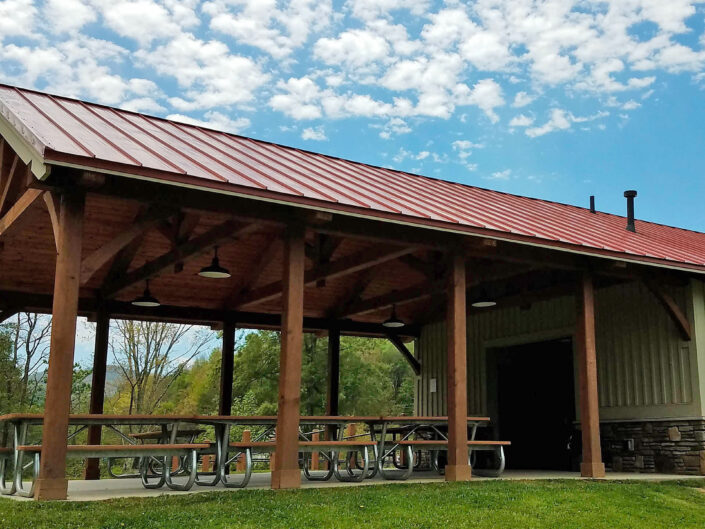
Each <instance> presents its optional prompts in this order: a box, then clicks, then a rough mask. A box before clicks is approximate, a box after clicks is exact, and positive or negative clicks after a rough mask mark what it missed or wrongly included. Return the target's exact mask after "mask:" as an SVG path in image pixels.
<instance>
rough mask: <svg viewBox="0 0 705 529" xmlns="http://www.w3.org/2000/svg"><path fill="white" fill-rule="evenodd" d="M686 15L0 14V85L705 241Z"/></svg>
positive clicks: (324, 6) (532, 11) (455, 6)
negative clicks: (620, 217)
mask: <svg viewBox="0 0 705 529" xmlns="http://www.w3.org/2000/svg"><path fill="white" fill-rule="evenodd" d="M704 26H705V6H704V5H703V4H702V3H699V2H690V1H685V0H668V1H663V0H618V1H611V2H610V1H600V2H597V1H588V0H573V1H571V0H547V1H539V0H533V1H532V0H479V1H477V2H455V1H446V2H431V1H424V0H416V1H407V0H347V1H333V2H331V1H329V0H316V1H314V0H293V1H290V2H284V1H280V2H277V1H274V0H211V1H207V2H199V1H196V0H181V1H176V0H164V1H156V0H137V1H126V0H48V1H33V0H0V80H2V81H3V82H6V83H11V84H18V85H22V86H26V87H33V88H38V89H42V90H48V91H51V92H54V93H60V94H63V95H67V96H74V97H79V98H84V99H88V100H91V101H97V102H100V103H105V104H109V105H115V106H120V107H123V108H128V109H132V110H137V111H141V112H146V113H150V114H155V115H160V116H169V117H172V118H174V119H180V120H186V121H193V122H198V123H204V124H207V125H208V126H212V127H214V128H218V129H224V130H229V131H233V132H238V133H241V134H245V135H248V136H253V137H256V138H261V139H266V140H270V141H275V142H280V143H284V144H288V145H295V146H299V147H303V148H306V149H310V150H315V151H320V152H324V153H328V154H333V155H336V156H342V157H345V158H351V159H354V160H358V161H364V162H369V163H373V164H378V165H384V166H389V167H394V168H398V169H403V170H407V171H412V172H418V173H422V174H426V175H429V176H435V177H440V178H444V179H448V180H456V181H459V182H463V183H467V184H472V185H478V186H483V187H490V188H494V189H500V190H504V191H508V192H512V193H517V194H524V195H529V196H535V197H540V198H546V199H551V200H557V201H561V202H568V203H573V204H579V205H587V202H588V196H589V195H590V194H595V195H596V196H597V205H598V208H599V209H602V210H604V211H610V212H615V213H623V211H624V209H625V205H624V198H623V197H622V192H623V191H624V190H625V189H628V188H635V189H637V190H638V191H639V197H638V199H637V216H638V217H639V218H643V219H647V220H653V221H657V222H663V223H666V224H671V225H678V226H682V227H687V228H691V229H696V230H699V231H705V215H703V197H705V179H704V178H703V174H705V132H704V128H705V127H704V126H703V123H705V105H703V96H704V95H705V36H704V35H703V33H704Z"/></svg>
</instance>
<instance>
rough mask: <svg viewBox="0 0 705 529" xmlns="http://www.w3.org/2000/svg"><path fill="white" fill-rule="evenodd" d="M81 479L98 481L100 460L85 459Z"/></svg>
mask: <svg viewBox="0 0 705 529" xmlns="http://www.w3.org/2000/svg"><path fill="white" fill-rule="evenodd" d="M83 479H85V480H87V481H88V480H96V479H100V459H87V460H86V468H85V469H84V471H83Z"/></svg>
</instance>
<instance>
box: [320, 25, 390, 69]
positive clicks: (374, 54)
mask: <svg viewBox="0 0 705 529" xmlns="http://www.w3.org/2000/svg"><path fill="white" fill-rule="evenodd" d="M389 51H390V49H389V45H388V44H387V41H386V40H385V39H384V38H382V37H380V36H379V35H375V34H374V33H372V32H370V31H365V30H360V29H353V30H350V31H345V32H343V33H341V34H340V35H339V36H338V37H337V38H335V39H329V38H323V39H320V40H319V41H318V42H316V45H315V46H314V48H313V53H314V55H315V57H316V58H318V59H320V60H322V61H323V62H324V63H326V64H345V65H347V66H350V67H354V68H355V67H357V68H359V67H362V66H366V65H369V64H370V63H373V62H375V61H379V60H382V59H384V58H385V57H387V55H388V54H389Z"/></svg>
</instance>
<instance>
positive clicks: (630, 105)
mask: <svg viewBox="0 0 705 529" xmlns="http://www.w3.org/2000/svg"><path fill="white" fill-rule="evenodd" d="M640 106H641V103H637V102H636V101H634V100H633V99H630V100H629V101H627V102H626V103H624V104H623V105H622V109H624V110H635V109H637V108H639V107H640Z"/></svg>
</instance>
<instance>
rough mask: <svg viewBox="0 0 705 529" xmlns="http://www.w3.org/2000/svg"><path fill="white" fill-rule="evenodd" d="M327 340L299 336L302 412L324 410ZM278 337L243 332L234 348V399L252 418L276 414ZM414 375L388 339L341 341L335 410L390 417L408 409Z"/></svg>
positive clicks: (268, 333) (263, 333) (349, 339)
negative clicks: (247, 405)
mask: <svg viewBox="0 0 705 529" xmlns="http://www.w3.org/2000/svg"><path fill="white" fill-rule="evenodd" d="M327 349H328V340H326V339H322V338H319V337H317V336H316V335H313V334H306V335H304V341H303V349H302V367H301V369H302V372H301V413H302V414H303V415H321V414H323V413H324V412H325V401H326V387H327V376H328V370H327V354H328V353H327ZM279 350H280V337H279V333H277V332H272V331H257V332H251V333H248V334H247V335H246V337H245V340H244V342H243V343H242V344H241V346H240V347H238V348H237V351H236V356H235V363H234V365H235V370H234V377H233V396H234V397H235V399H236V400H237V399H241V400H242V401H244V400H247V402H250V403H254V405H255V406H256V408H255V410H254V411H255V413H256V414H257V415H274V414H276V411H277V398H278V385H279ZM414 380H415V378H414V374H413V371H412V370H411V368H410V367H409V365H408V364H407V363H406V360H404V358H403V357H402V356H401V355H400V354H399V352H398V351H397V350H396V349H395V348H394V346H392V345H391V344H390V343H389V342H388V341H386V340H382V339H369V338H354V337H343V338H341V345H340V395H339V399H340V412H341V413H342V414H345V415H390V414H394V415H396V414H402V413H410V412H411V411H412V410H413V399H414V397H413V395H414V393H413V391H414Z"/></svg>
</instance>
